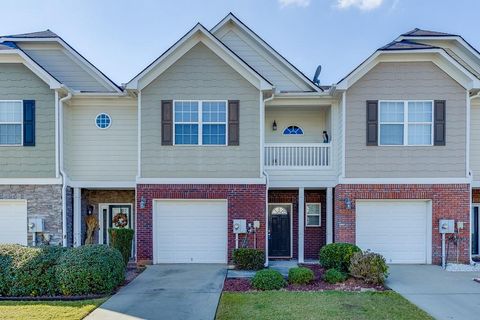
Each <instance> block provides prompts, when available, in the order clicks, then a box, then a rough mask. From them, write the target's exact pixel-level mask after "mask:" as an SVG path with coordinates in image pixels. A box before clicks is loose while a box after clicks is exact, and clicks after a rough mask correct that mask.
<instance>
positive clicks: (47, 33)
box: [2, 29, 59, 39]
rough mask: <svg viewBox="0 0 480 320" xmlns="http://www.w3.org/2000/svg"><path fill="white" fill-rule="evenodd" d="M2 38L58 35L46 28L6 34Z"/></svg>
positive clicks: (51, 36)
mask: <svg viewBox="0 0 480 320" xmlns="http://www.w3.org/2000/svg"><path fill="white" fill-rule="evenodd" d="M2 38H21V39H27V38H28V39H34V38H59V36H58V35H57V34H56V33H55V32H53V31H51V30H50V29H47V30H45V31H36V32H30V33H20V34H11V35H8V36H2Z"/></svg>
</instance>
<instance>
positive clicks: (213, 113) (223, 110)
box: [202, 101, 227, 122]
mask: <svg viewBox="0 0 480 320" xmlns="http://www.w3.org/2000/svg"><path fill="white" fill-rule="evenodd" d="M226 120H227V105H226V103H225V102H223V101H206V102H203V105H202V121H203V122H226Z"/></svg>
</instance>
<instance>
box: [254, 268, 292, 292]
mask: <svg viewBox="0 0 480 320" xmlns="http://www.w3.org/2000/svg"><path fill="white" fill-rule="evenodd" d="M251 284H252V287H254V288H255V289H257V290H278V289H281V288H283V287H285V286H286V284H287V281H285V279H284V278H283V276H282V274H281V273H280V272H278V271H276V270H272V269H265V270H260V271H258V272H257V273H256V274H255V276H254V277H253V278H252V282H251Z"/></svg>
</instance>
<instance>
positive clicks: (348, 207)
mask: <svg viewBox="0 0 480 320" xmlns="http://www.w3.org/2000/svg"><path fill="white" fill-rule="evenodd" d="M343 202H344V203H345V207H346V208H347V210H352V200H350V198H345V199H343Z"/></svg>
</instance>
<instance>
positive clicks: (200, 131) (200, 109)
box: [172, 99, 228, 147]
mask: <svg viewBox="0 0 480 320" xmlns="http://www.w3.org/2000/svg"><path fill="white" fill-rule="evenodd" d="M177 102H197V103H198V121H197V122H177V121H175V104H176V103H177ZM204 102H224V103H225V122H205V124H224V125H225V144H203V124H204V123H203V118H202V116H203V103H204ZM176 124H197V125H198V144H177V143H176V139H175V125H176ZM172 134H173V145H174V146H179V147H198V146H202V147H226V146H228V100H180V99H179V100H173V133H172Z"/></svg>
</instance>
